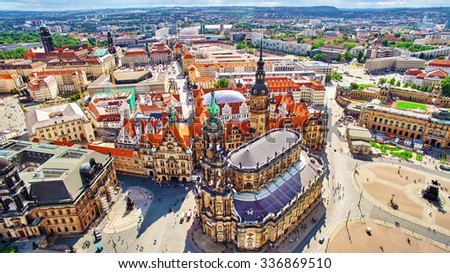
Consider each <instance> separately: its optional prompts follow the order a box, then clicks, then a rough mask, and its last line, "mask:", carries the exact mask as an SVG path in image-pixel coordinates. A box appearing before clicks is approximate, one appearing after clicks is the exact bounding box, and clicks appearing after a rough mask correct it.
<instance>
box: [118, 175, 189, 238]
mask: <svg viewBox="0 0 450 273" xmlns="http://www.w3.org/2000/svg"><path fill="white" fill-rule="evenodd" d="M117 177H118V179H119V181H120V182H122V183H121V185H122V187H123V188H122V190H123V192H126V191H128V189H129V188H130V187H135V186H139V187H143V188H145V189H148V190H150V191H151V193H152V199H153V200H152V202H151V204H150V207H149V208H148V210H147V212H146V214H145V215H144V216H143V220H142V222H140V223H139V225H138V227H139V229H138V234H137V237H138V238H139V237H140V236H141V235H142V233H144V232H145V231H146V230H147V228H148V227H150V226H151V225H152V224H153V223H155V222H156V221H158V220H159V219H160V218H162V217H164V216H166V215H167V214H169V213H175V214H179V213H181V211H180V208H181V205H182V204H183V202H184V200H185V199H186V196H187V194H188V192H189V191H186V190H185V186H187V187H189V189H191V188H192V186H193V184H187V183H179V182H175V181H170V182H165V183H163V184H162V185H161V187H159V186H157V185H155V182H154V180H152V179H149V178H143V177H136V176H128V175H121V174H119V175H118V176H117Z"/></svg>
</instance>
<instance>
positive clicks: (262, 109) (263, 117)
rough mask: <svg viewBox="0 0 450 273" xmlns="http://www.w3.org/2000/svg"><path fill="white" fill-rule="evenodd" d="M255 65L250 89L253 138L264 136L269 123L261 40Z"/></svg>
mask: <svg viewBox="0 0 450 273" xmlns="http://www.w3.org/2000/svg"><path fill="white" fill-rule="evenodd" d="M257 64H258V68H257V69H256V80H255V84H254V85H253V86H252V88H251V89H250V125H251V127H252V128H254V129H255V133H254V135H255V136H259V135H262V134H264V133H265V132H266V131H267V127H268V123H269V87H268V86H267V84H266V72H265V71H264V61H263V59H262V38H261V44H260V52H259V60H258V62H257Z"/></svg>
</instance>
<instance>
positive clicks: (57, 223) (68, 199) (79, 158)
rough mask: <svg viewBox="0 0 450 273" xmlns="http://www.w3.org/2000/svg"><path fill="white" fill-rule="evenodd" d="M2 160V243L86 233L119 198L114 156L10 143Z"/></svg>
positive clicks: (40, 145) (36, 144) (60, 147)
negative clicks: (53, 235)
mask: <svg viewBox="0 0 450 273" xmlns="http://www.w3.org/2000/svg"><path fill="white" fill-rule="evenodd" d="M2 152H3V153H5V154H7V156H6V158H2V159H0V181H1V183H0V187H1V188H2V191H1V195H0V196H1V198H0V203H1V206H0V209H1V211H0V235H1V237H2V238H4V239H17V238H29V237H34V236H40V235H50V234H57V235H76V234H82V233H85V232H86V231H87V230H88V229H89V228H90V227H91V226H92V224H93V223H94V222H95V220H96V219H98V217H100V216H101V215H102V214H104V213H106V212H107V211H108V209H109V208H110V206H111V205H112V204H113V203H114V202H115V200H116V198H117V193H118V190H117V177H116V173H115V170H114V166H113V164H112V161H113V159H112V158H111V157H108V156H105V155H101V154H98V153H96V152H94V151H89V150H84V149H81V148H80V147H79V146H72V147H70V148H69V147H65V146H55V145H50V144H46V143H32V142H23V141H9V142H8V143H6V144H5V145H4V146H3V148H2Z"/></svg>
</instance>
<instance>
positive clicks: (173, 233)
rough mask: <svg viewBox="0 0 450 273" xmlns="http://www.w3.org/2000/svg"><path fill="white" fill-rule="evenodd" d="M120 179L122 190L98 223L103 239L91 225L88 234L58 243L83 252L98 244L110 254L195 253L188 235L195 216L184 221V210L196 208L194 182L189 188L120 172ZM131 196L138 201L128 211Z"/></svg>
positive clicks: (93, 250) (59, 240)
mask: <svg viewBox="0 0 450 273" xmlns="http://www.w3.org/2000/svg"><path fill="white" fill-rule="evenodd" d="M118 179H119V181H120V182H119V184H120V186H121V187H122V193H121V194H119V196H118V200H117V201H116V203H115V204H114V205H113V206H112V207H111V209H110V211H109V213H108V214H107V216H105V217H104V218H103V219H102V220H101V221H100V222H99V223H98V224H97V228H98V229H99V230H101V232H102V239H101V240H100V241H95V238H94V235H93V232H94V228H91V229H90V230H89V231H88V232H87V233H86V234H85V235H84V236H78V237H71V238H60V239H58V240H57V242H56V244H67V245H69V246H73V247H74V249H75V251H76V252H79V253H93V252H95V251H96V247H97V246H98V245H102V246H103V248H104V250H103V252H109V253H115V252H117V253H140V252H145V253H165V252H167V253H182V252H193V249H192V248H191V247H190V245H189V244H188V243H187V239H186V238H187V232H188V230H189V229H190V227H191V225H192V223H193V218H194V217H192V218H191V219H189V221H188V220H187V218H186V217H184V218H183V221H181V214H182V213H183V212H184V213H187V212H188V211H189V210H191V211H192V212H193V211H194V209H195V199H194V194H193V191H192V188H191V187H192V185H188V188H187V189H188V190H186V188H185V187H184V186H183V184H177V183H175V182H171V183H169V184H167V183H166V184H163V185H162V187H158V186H156V185H155V183H154V182H153V181H151V180H150V179H148V178H142V177H135V176H126V175H118ZM175 185H176V187H175ZM127 197H130V199H131V200H132V201H133V202H134V204H135V208H134V209H133V210H127V205H126V203H127V202H126V198H127ZM86 242H87V243H86Z"/></svg>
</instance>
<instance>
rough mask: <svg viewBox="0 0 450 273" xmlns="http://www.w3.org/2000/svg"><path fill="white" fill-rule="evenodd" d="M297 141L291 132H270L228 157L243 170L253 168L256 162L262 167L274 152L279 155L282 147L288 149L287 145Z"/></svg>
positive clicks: (296, 137)
mask: <svg viewBox="0 0 450 273" xmlns="http://www.w3.org/2000/svg"><path fill="white" fill-rule="evenodd" d="M298 139H299V138H298V136H297V135H296V134H295V133H294V132H292V131H287V130H279V131H272V132H269V133H268V134H267V135H264V136H263V137H262V138H260V139H257V140H256V141H254V142H249V143H248V144H246V145H244V146H241V147H240V148H239V149H238V150H235V152H234V153H232V154H231V155H230V159H229V160H230V163H231V164H233V165H234V166H236V167H239V165H240V163H242V167H243V168H255V167H256V164H257V163H258V162H259V165H260V166H262V165H263V164H264V163H266V162H267V157H269V158H270V159H271V158H273V157H275V152H278V154H280V153H281V152H282V150H283V149H282V148H283V147H284V148H285V149H288V148H289V143H292V144H294V143H295V142H296V141H297V140H298Z"/></svg>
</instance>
